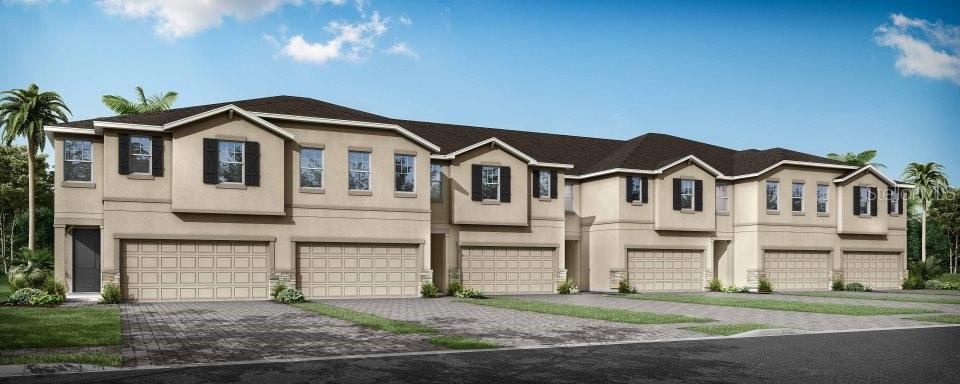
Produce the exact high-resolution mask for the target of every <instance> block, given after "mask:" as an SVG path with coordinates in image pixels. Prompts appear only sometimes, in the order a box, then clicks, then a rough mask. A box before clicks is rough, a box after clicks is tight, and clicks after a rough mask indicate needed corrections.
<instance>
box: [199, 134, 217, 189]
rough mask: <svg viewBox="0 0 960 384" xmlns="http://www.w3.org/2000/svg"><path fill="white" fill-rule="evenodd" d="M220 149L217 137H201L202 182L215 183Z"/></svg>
mask: <svg viewBox="0 0 960 384" xmlns="http://www.w3.org/2000/svg"><path fill="white" fill-rule="evenodd" d="M219 150H220V143H219V142H218V141H217V139H203V183H204V184H216V183H217V182H218V180H217V160H218V159H217V156H218V152H219Z"/></svg>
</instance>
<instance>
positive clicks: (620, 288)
mask: <svg viewBox="0 0 960 384" xmlns="http://www.w3.org/2000/svg"><path fill="white" fill-rule="evenodd" d="M617 292H620V293H637V289H636V288H634V287H633V286H631V285H630V281H629V280H620V283H618V284H617Z"/></svg>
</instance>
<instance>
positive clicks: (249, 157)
mask: <svg viewBox="0 0 960 384" xmlns="http://www.w3.org/2000/svg"><path fill="white" fill-rule="evenodd" d="M243 162H244V163H245V164H246V170H245V171H246V172H245V173H246V180H245V182H244V184H246V185H250V186H254V187H259V186H260V143H258V142H256V141H247V142H245V143H244V144H243Z"/></svg>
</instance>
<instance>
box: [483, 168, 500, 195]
mask: <svg viewBox="0 0 960 384" xmlns="http://www.w3.org/2000/svg"><path fill="white" fill-rule="evenodd" d="M487 168H492V169H495V170H496V171H497V182H496V183H495V185H496V186H497V188H496V191H497V198H495V199H487V198H485V197H484V196H483V187H484V186H485V185H494V183H488V182H487V181H486V177H484V172H483V171H484V170H485V169H487ZM500 181H501V179H500V167H499V166H496V165H480V201H481V202H488V203H489V202H500V197H501V196H500Z"/></svg>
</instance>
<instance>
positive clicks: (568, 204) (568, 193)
mask: <svg viewBox="0 0 960 384" xmlns="http://www.w3.org/2000/svg"><path fill="white" fill-rule="evenodd" d="M563 208H564V209H566V210H567V212H573V183H566V185H564V186H563Z"/></svg>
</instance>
